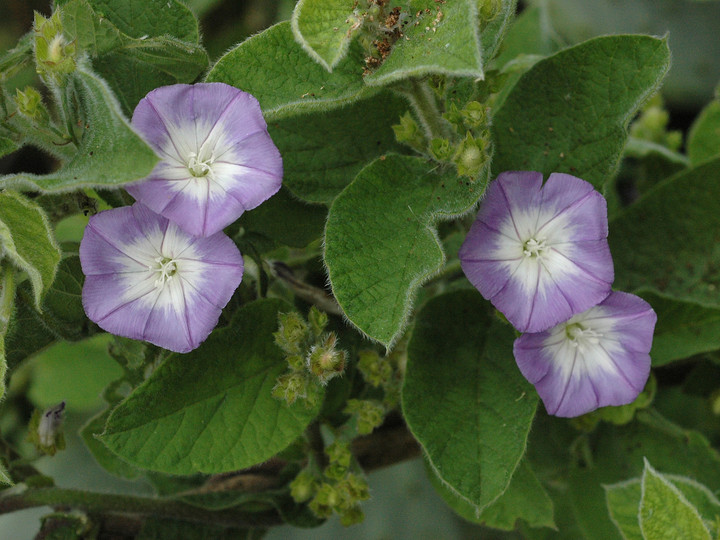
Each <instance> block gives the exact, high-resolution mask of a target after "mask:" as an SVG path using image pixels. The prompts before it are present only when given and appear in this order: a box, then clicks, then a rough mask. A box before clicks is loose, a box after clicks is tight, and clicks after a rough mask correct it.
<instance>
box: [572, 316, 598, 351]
mask: <svg viewBox="0 0 720 540" xmlns="http://www.w3.org/2000/svg"><path fill="white" fill-rule="evenodd" d="M565 335H566V336H567V338H568V340H569V342H570V346H571V347H577V348H578V349H579V350H580V351H584V350H585V349H587V348H589V347H591V346H593V345H597V344H598V343H600V338H601V337H603V335H602V334H601V333H600V332H596V331H595V330H592V329H591V328H587V327H585V326H583V325H582V324H581V323H579V322H576V323H572V324H568V325H567V326H566V327H565Z"/></svg>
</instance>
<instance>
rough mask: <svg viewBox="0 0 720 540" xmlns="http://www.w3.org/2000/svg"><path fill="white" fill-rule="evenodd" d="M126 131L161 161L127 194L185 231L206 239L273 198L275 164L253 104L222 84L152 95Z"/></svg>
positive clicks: (277, 180) (278, 172) (277, 177)
mask: <svg viewBox="0 0 720 540" xmlns="http://www.w3.org/2000/svg"><path fill="white" fill-rule="evenodd" d="M133 125H134V126H135V128H136V129H137V130H138V131H139V132H140V133H141V134H142V135H143V136H144V137H145V138H146V140H147V141H148V142H149V144H150V145H151V146H153V148H155V150H156V151H157V152H158V154H159V155H160V156H161V158H162V161H161V162H160V163H158V165H157V166H156V167H155V169H154V170H153V172H152V173H151V174H150V175H149V176H148V177H147V178H145V179H144V180H142V181H140V182H137V183H134V184H131V185H128V186H127V191H128V192H129V193H130V194H131V195H132V196H133V197H135V199H136V200H138V201H140V202H142V203H143V204H145V205H147V206H148V207H149V208H150V209H152V210H153V211H155V212H157V213H159V214H162V215H163V216H165V217H167V218H168V219H170V220H171V221H173V222H175V223H177V224H178V225H179V226H180V227H181V228H183V229H184V230H185V231H187V232H189V233H191V234H194V235H198V236H209V235H211V234H214V233H216V232H218V231H221V230H222V229H223V228H225V227H226V226H228V225H229V224H230V223H232V222H234V221H235V220H236V219H237V218H238V217H240V215H241V214H242V213H243V212H244V211H245V210H249V209H252V208H255V207H256V206H258V205H259V204H261V203H262V202H263V201H265V200H267V199H268V198H270V197H271V196H272V195H274V194H275V193H276V192H277V191H278V190H279V189H280V185H281V182H282V173H283V168H282V158H281V156H280V152H279V151H278V149H277V147H276V146H275V145H274V144H273V142H272V139H271V138H270V135H269V134H268V132H267V125H266V123H265V120H264V119H263V117H262V112H261V110H260V105H259V104H258V102H257V100H256V99H255V98H254V97H253V96H251V95H250V94H247V93H245V92H242V91H241V90H238V89H237V88H233V87H232V86H229V85H226V84H223V83H202V84H195V85H183V84H180V85H173V86H165V87H161V88H157V89H155V90H153V91H152V92H150V93H149V94H148V95H147V96H146V97H145V98H143V99H142V100H141V101H140V103H139V104H138V106H137V107H136V109H135V112H134V113H133Z"/></svg>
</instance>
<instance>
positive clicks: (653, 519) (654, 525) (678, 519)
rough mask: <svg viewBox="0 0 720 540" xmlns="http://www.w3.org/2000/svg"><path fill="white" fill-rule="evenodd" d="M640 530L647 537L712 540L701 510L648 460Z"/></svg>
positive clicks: (667, 539)
mask: <svg viewBox="0 0 720 540" xmlns="http://www.w3.org/2000/svg"><path fill="white" fill-rule="evenodd" d="M640 530H641V531H642V534H643V537H644V538H646V539H647V540H676V539H677V538H692V539H693V540H711V537H710V531H708V529H707V528H706V527H705V525H704V524H703V522H702V518H701V517H700V514H699V513H698V511H697V509H696V508H695V507H694V506H693V505H692V504H690V503H689V502H688V500H687V499H686V498H685V497H684V496H683V494H682V493H681V492H680V490H678V488H676V487H675V486H674V485H673V484H672V483H671V482H670V481H669V480H667V479H666V478H665V477H664V476H663V475H661V474H659V473H658V472H657V471H655V469H653V468H652V467H651V466H650V464H649V463H648V462H647V461H645V470H644V471H643V476H642V497H641V499H640Z"/></svg>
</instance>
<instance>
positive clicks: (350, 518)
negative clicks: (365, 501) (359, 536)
mask: <svg viewBox="0 0 720 540" xmlns="http://www.w3.org/2000/svg"><path fill="white" fill-rule="evenodd" d="M364 520H365V513H364V512H363V511H362V508H361V507H360V505H359V504H357V505H355V506H353V507H351V508H348V509H347V510H345V511H344V512H343V513H342V514H340V524H341V525H342V526H343V527H350V526H351V525H357V524H358V523H362V522H363V521H364Z"/></svg>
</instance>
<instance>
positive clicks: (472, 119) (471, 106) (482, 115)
mask: <svg viewBox="0 0 720 540" xmlns="http://www.w3.org/2000/svg"><path fill="white" fill-rule="evenodd" d="M460 114H461V115H462V118H463V120H464V122H465V125H466V126H468V127H470V128H477V127H480V126H482V125H484V124H485V123H486V122H487V111H486V110H485V105H483V104H482V103H479V102H477V101H471V102H469V103H468V104H467V105H465V108H464V109H463V110H462V111H461V112H460Z"/></svg>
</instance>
